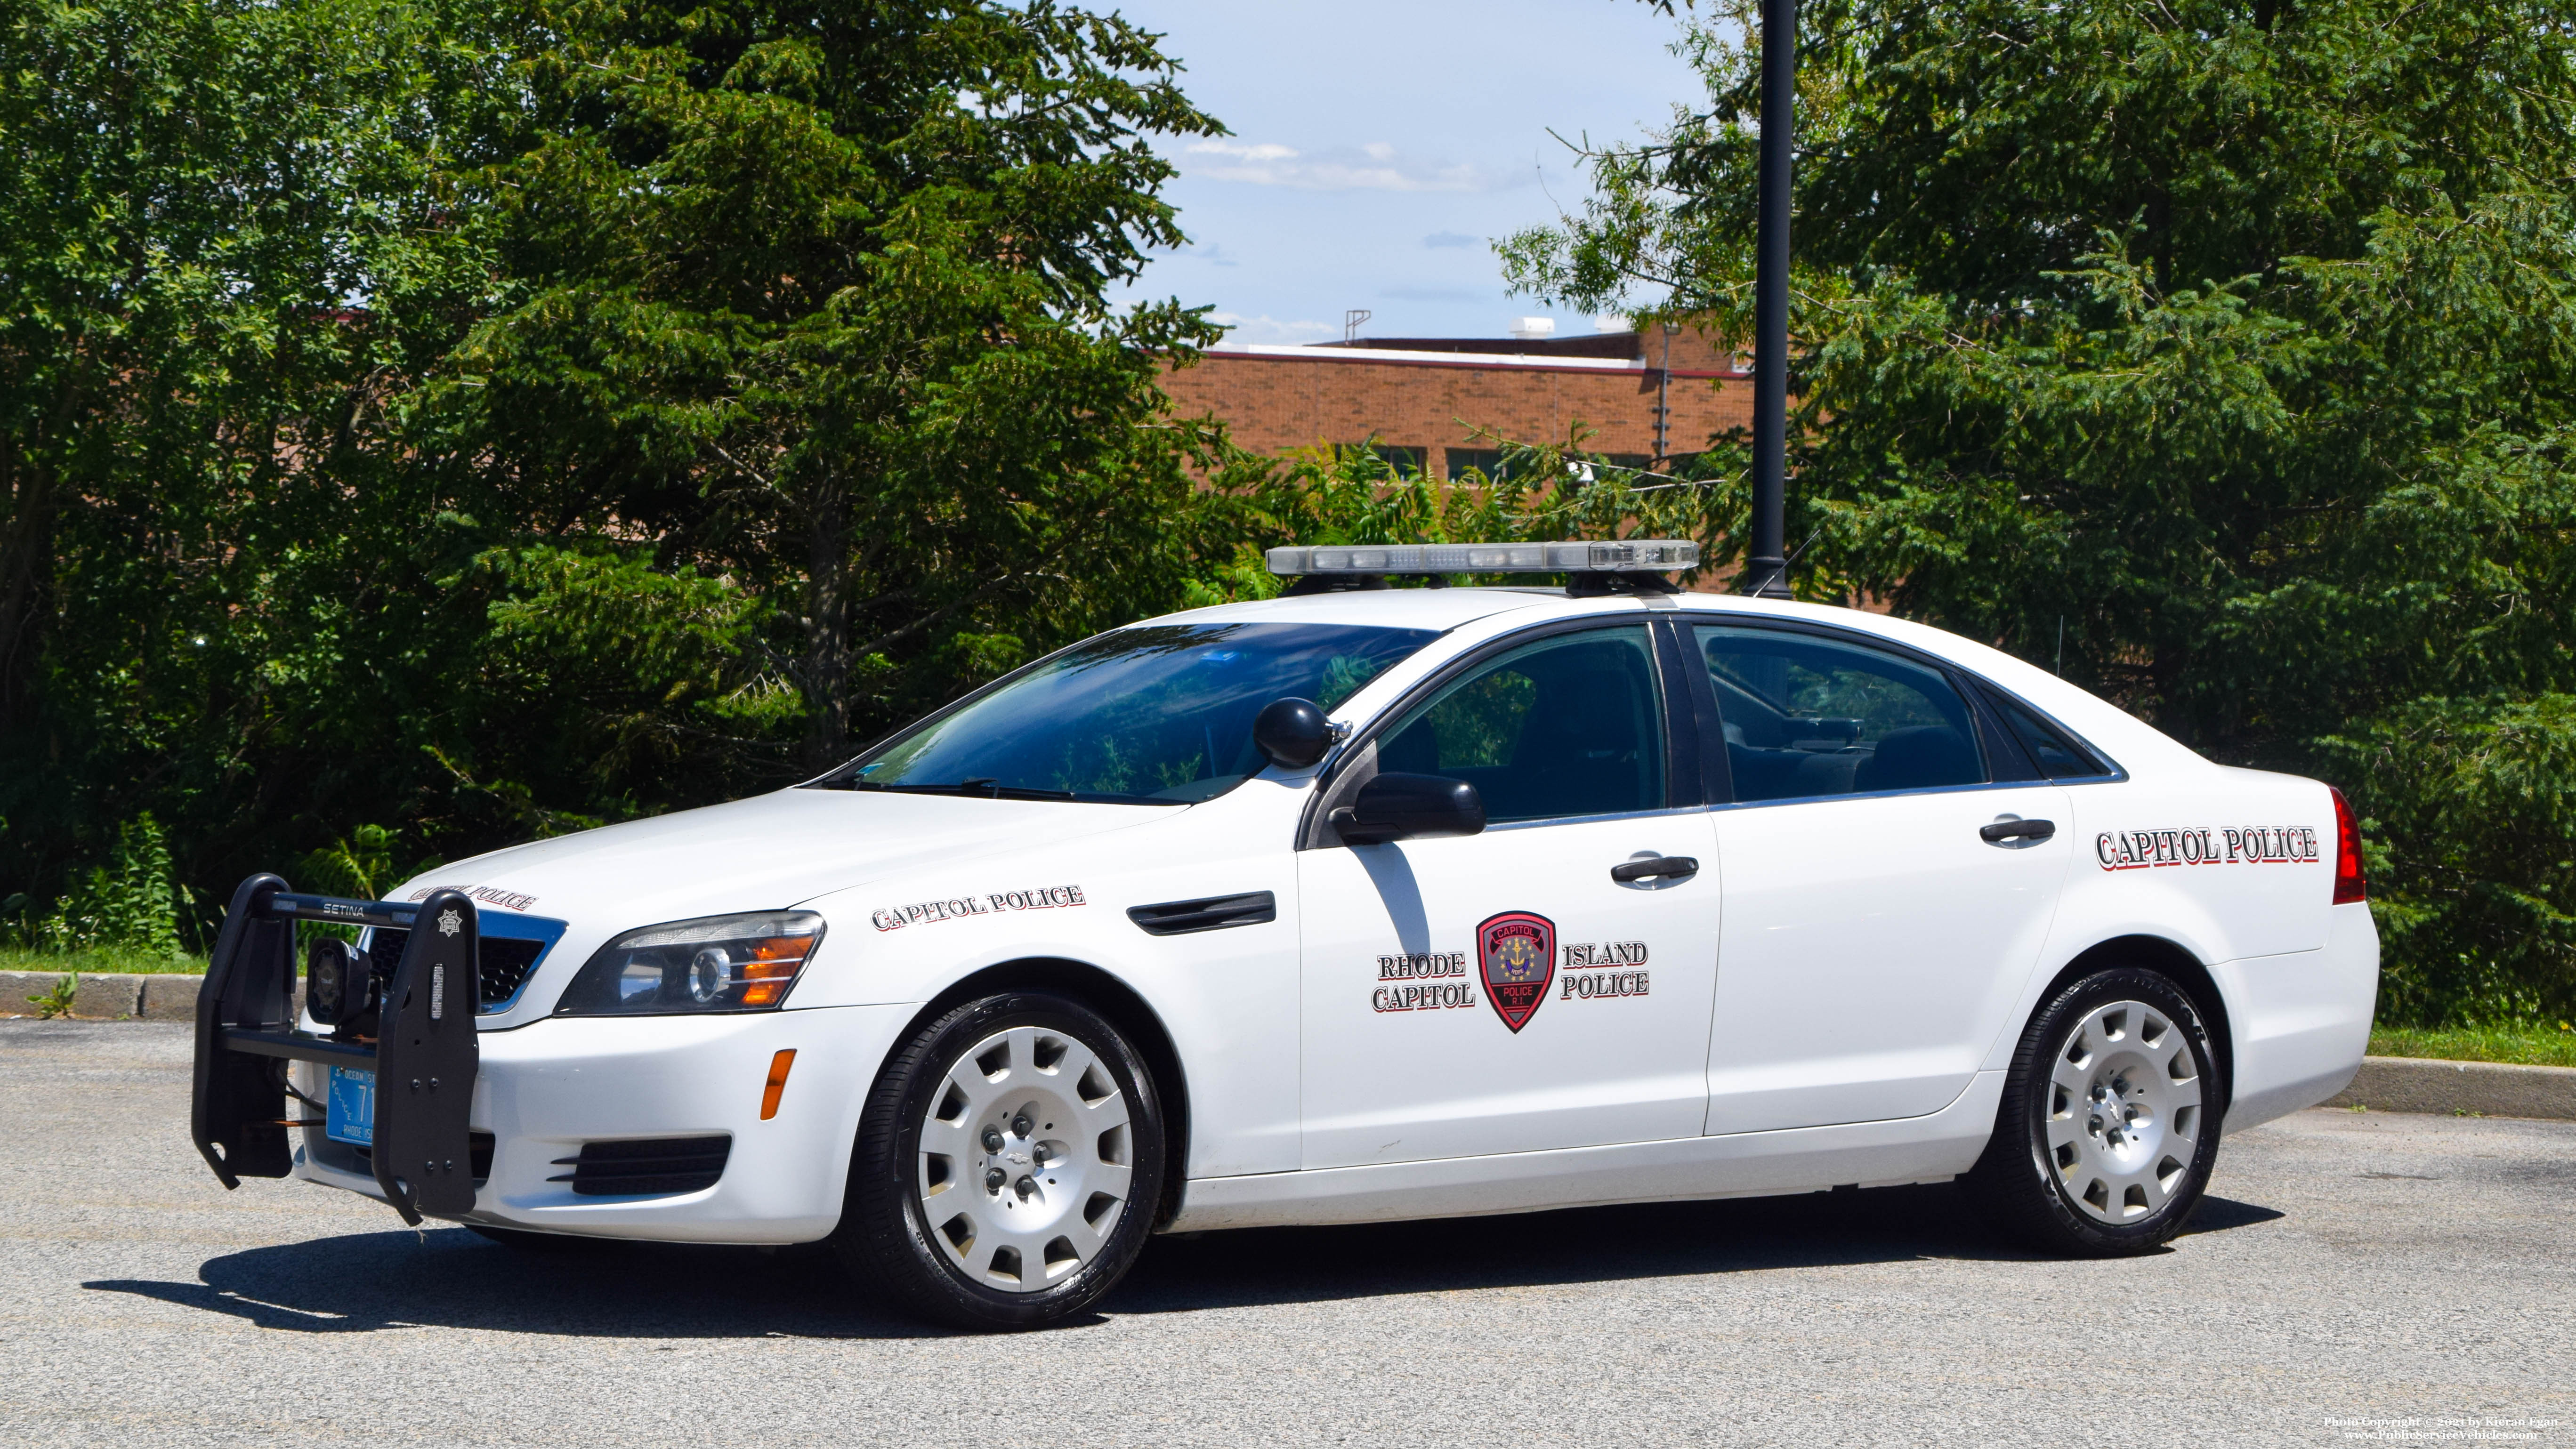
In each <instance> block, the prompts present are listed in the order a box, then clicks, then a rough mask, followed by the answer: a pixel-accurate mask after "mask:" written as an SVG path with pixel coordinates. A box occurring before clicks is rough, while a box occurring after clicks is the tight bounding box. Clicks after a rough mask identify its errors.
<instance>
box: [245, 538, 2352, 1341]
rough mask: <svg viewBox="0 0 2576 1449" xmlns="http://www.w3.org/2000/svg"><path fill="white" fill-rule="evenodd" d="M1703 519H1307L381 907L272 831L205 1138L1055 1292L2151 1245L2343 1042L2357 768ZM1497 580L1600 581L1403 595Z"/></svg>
mask: <svg viewBox="0 0 2576 1449" xmlns="http://www.w3.org/2000/svg"><path fill="white" fill-rule="evenodd" d="M1693 561H1694V556H1693V555H1692V554H1691V552H1690V546H1689V545H1687V544H1679V545H1670V544H1659V543H1655V542H1652V541H1646V542H1632V543H1623V544H1590V545H1585V544H1573V545H1460V546H1455V547H1453V548H1445V549H1411V550H1408V549H1375V550H1370V549H1325V548H1318V549H1311V550H1309V549H1289V550H1279V551H1276V552H1275V553H1274V556H1273V559H1272V563H1273V567H1274V568H1276V569H1277V570H1278V571H1279V572H1281V573H1283V574H1285V575H1289V576H1291V577H1293V578H1295V579H1297V580H1298V581H1299V582H1298V583H1297V585H1296V586H1295V587H1293V588H1291V589H1290V590H1289V592H1288V593H1287V595H1286V596H1284V597H1281V598H1277V599H1273V600H1269V601H1266V602H1258V603H1242V604H1232V605H1227V606H1225V607H1221V608H1212V609H1201V610H1195V611H1192V612H1188V613H1182V614H1175V615H1170V616H1167V617H1163V618H1157V619H1149V620H1145V621H1143V622H1141V623H1138V624H1135V625H1132V626H1130V627H1127V628H1123V629H1118V630H1115V631H1112V632H1110V633H1107V634H1103V635H1100V636H1098V637H1096V638H1093V639H1089V640H1086V641H1084V642H1082V643H1080V644H1076V645H1074V646H1072V647H1070V648H1067V649H1064V650H1062V651H1060V652H1058V653H1056V654H1054V655H1051V656H1049V657H1047V658H1045V659H1042V660H1039V661H1038V662H1036V663H1034V664H1031V665H1029V666H1027V667H1026V668H1023V669H1021V670H1019V671H1018V672H1016V673H1013V674H1011V675H1009V676H1007V677H1005V678H1003V679H1001V680H998V681H996V682H995V683H993V684H991V685H989V686H987V687H985V688H983V689H980V690H978V691H976V692H975V693H973V694H970V695H968V696H966V697H965V698H963V699H960V700H958V701H956V702H955V703H954V704H952V705H950V706H948V707H947V708H945V709H943V710H941V711H939V712H938V713H936V714H933V715H931V716H930V717H928V718H926V719H924V720H921V721H920V722H919V723H917V724H914V725H912V726H911V727H909V728H907V729H904V730H901V731H899V732H897V733H895V734H894V735H892V736H890V737H889V738H887V739H886V740H884V741H883V742H882V743H880V744H878V745H876V746H874V747H873V748H871V749H869V750H867V751H866V752H865V753H864V754H861V755H860V756H859V757H858V758H856V759H854V760H851V761H850V762H849V763H847V764H846V765H844V766H842V767H841V768H839V769H835V770H833V771H831V772H830V773H828V774H826V775H823V776H822V777H820V778H818V779H814V780H810V781H808V782H806V783H804V784H802V785H798V786H796V787H794V788H791V789H784V790H780V791H777V792H776V793H773V794H767V795H761V796H757V797H755V798H751V799H746V800H740V801H736V802H734V803H731V804H726V805H719V806H713V807H710V808H706V809H700V810H692V811H687V812H684V813H680V814H675V815H667V816H661V817H657V818H653V819H646V820H637V821H632V822H629V823H626V824H622V825H615V826H610V827H607V828H604V829H599V830H592V831H588V832H584V833H582V834H578V835H572V836H566V837H561V838H556V839H549V840H542V841H537V842H533V843H530V844H526V845H521V846H517V847H514V848H511V849H507V850H502V851H497V852H494V853H492V854H489V855H484V856H480V857H477V858H475V859H471V860H465V861H459V862H456V863H454V864H452V865H447V866H441V867H439V868H438V869H436V870H434V871H432V872H430V873H429V874H428V875H425V876H423V877H421V878H420V879H418V880H416V881H413V882H411V883H409V884H407V885H406V886H405V887H404V888H403V889H401V890H399V891H397V892H395V893H394V899H390V900H385V901H337V900H330V899H326V898H322V897H317V896H309V895H298V894H296V893H295V892H294V891H293V890H292V888H291V887H290V885H289V884H288V883H287V882H286V881H284V880H283V879H281V878H279V877H277V876H274V875H263V876H257V877H253V878H252V879H251V880H249V881H246V882H244V883H243V886H242V888H241V890H240V891H239V892H238V893H236V895H235V898H234V902H233V909H232V912H231V914H230V916H229V917H228V919H227V923H226V926H225V930H224V936H223V940H222V942H221V944H220V945H219V946H218V949H217V952H216V958H215V961H214V965H213V970H212V971H211V972H210V975H209V980H208V985H207V987H206V990H205V995H204V998H203V1000H202V1001H201V1004H200V1014H199V1025H198V1064H197V1084H196V1087H197V1093H196V1121H195V1130H196V1135H197V1140H198V1143H199V1145H200V1147H201V1149H202V1150H203V1151H204V1153H205V1155H206V1158H207V1161H208V1162H209V1164H210V1165H212V1166H213V1167H214V1169H215V1171H216V1172H217V1174H218V1175H219V1176H221V1177H222V1178H223V1179H224V1181H225V1182H226V1183H227V1184H228V1185H230V1184H232V1183H234V1182H236V1181H237V1180H238V1179H239V1178H240V1177H243V1176H272V1177H274V1176H286V1175H290V1174H291V1175H293V1176H296V1177H300V1178H304V1179H306V1180H309V1181H313V1182H319V1183H324V1184H328V1185H331V1186H335V1187H341V1188H346V1189H348V1190H350V1191H352V1192H358V1193H363V1194H368V1195H371V1196H375V1197H378V1198H381V1199H383V1200H385V1201H387V1202H389V1203H391V1204H393V1205H394V1206H395V1207H396V1208H397V1209H399V1210H400V1211H401V1212H402V1213H403V1214H404V1215H405V1217H406V1218H408V1219H411V1220H414V1221H417V1220H419V1219H420V1218H422V1217H424V1216H426V1217H435V1218H444V1219H447V1220H450V1221H453V1222H457V1223H461V1224H463V1225H465V1226H467V1227H470V1228H472V1229H474V1230H475V1231H477V1232H480V1233H483V1234H485V1235H487V1236H489V1237H492V1238H496V1239H499V1240H501V1241H503V1242H506V1243H512V1244H517V1245H521V1246H539V1245H542V1244H543V1243H544V1242H545V1241H546V1240H547V1239H548V1237H549V1236H550V1235H574V1236H586V1237H597V1238H628V1239H656V1240H665V1241H677V1242H692V1243H737V1244H811V1243H828V1244H830V1246H831V1248H832V1250H833V1251H834V1252H835V1253H836V1254H837V1256H838V1257H839V1259H840V1261H841V1262H843V1263H844V1264H846V1265H847V1267H848V1268H849V1269H850V1270H851V1271H852V1272H853V1273H854V1274H856V1275H857V1276H858V1278H860V1279H861V1280H862V1281H864V1282H865V1283H867V1284H869V1285H872V1286H873V1287H874V1288H875V1289H876V1290H878V1291H879V1292H880V1293H882V1294H884V1295H886V1296H887V1297H889V1298H891V1299H892V1300H894V1301H896V1302H898V1303H900V1304H902V1305H904V1306H906V1307H908V1308H909V1309H911V1310H912V1311H914V1312H916V1313H919V1314H922V1315H926V1316H928V1317H930V1318H933V1319H937V1320H942V1321H945V1322H948V1323H952V1324H958V1325H965V1326H972V1327H984V1328H1027V1327H1037V1326H1044V1325H1047V1324H1052V1323H1055V1322H1058V1321H1061V1320H1063V1319H1064V1318H1066V1317H1067V1316H1068V1315H1071V1314H1075V1313H1077V1312H1080V1311H1081V1310H1083V1309H1084V1308H1085V1307H1086V1306H1087V1305H1089V1304H1091V1303H1093V1302H1094V1301H1095V1300H1097V1299H1098V1298H1099V1297H1100V1296H1101V1295H1102V1294H1103V1293H1105V1292H1107V1291H1108V1290H1109V1289H1110V1288H1111V1287H1112V1286H1113V1285H1114V1284H1116V1283H1117V1282H1118V1280H1119V1278H1120V1276H1121V1275H1122V1274H1124V1273H1125V1272H1126V1271H1127V1270H1128V1268H1129V1266H1130V1265H1131V1264H1133V1263H1134V1262H1135V1261H1136V1258H1137V1255H1138V1254H1139V1252H1140V1251H1141V1250H1142V1249H1143V1247H1144V1245H1145V1243H1146V1240H1147V1238H1148V1237H1149V1236H1150V1235H1152V1234H1154V1233H1156V1232H1171V1231H1186V1232H1197V1231H1205V1230H1213V1229H1227V1228H1244V1227H1255V1226H1266V1225H1278V1224H1314V1223H1359V1222H1375V1221H1385V1220H1392V1219H1404V1218H1428V1217H1442V1216H1453V1215H1465V1214H1482V1213H1518V1212H1532V1211H1538V1210H1543V1209H1550V1208H1563V1207H1572V1206H1577V1205H1582V1204H1596V1203H1633V1202H1649V1201H1660V1200H1673V1199H1697V1198H1717V1197H1728V1196H1743V1195H1755V1194H1776V1193H1806V1192H1821V1191H1826V1190H1829V1189H1833V1188H1836V1187H1844V1186H1852V1185H1857V1186H1859V1187H1863V1188H1869V1187H1884V1186H1891V1185H1897V1184H1909V1183H1931V1182H1943V1181H1948V1180H1952V1179H1956V1180H1958V1182H1959V1183H1960V1184H1961V1188H1962V1190H1964V1191H1966V1192H1969V1193H1972V1194H1973V1195H1974V1196H1975V1198H1976V1200H1977V1201H1978V1202H1979V1203H1980V1204H1981V1205H1982V1210H1983V1211H1984V1212H1985V1213H1986V1214H1988V1215H1990V1216H1991V1218H1992V1220H1993V1221H1994V1222H1995V1223H1997V1224H1998V1225H2000V1226H2002V1227H2003V1228H2005V1229H2007V1230H2009V1231H2010V1232H2012V1233H2015V1234H2018V1235H2020V1236H2021V1237H2023V1238H2025V1239H2027V1240H2029V1241H2030V1242H2032V1243H2035V1244H2037V1245H2039V1246H2041V1247H2043V1248H2045V1249H2047V1250H2049V1251H2052V1252H2057V1253H2064V1254H2073V1255H2117V1254H2132V1253H2139V1252H2143V1251H2146V1250H2148V1249H2151V1248H2153V1247H2155V1246H2157V1245H2159V1244H2161V1243H2163V1242H2165V1241H2166V1240H2167V1239H2169V1238H2171V1237H2173V1236H2174V1235H2175V1234H2176V1233H2177V1232H2178V1231H2180V1230H2181V1228H2182V1227H2183V1226H2184V1224H2185V1222H2186V1221H2187V1220H2188V1219H2189V1217H2190V1215H2191V1213H2192V1210H2193V1208H2194V1206H2195V1205H2196V1204H2197V1203H2198V1201H2199V1200H2200V1197H2201V1194H2202V1189H2203V1187H2204V1185H2205V1184H2206V1183H2207V1182H2208V1180H2209V1175H2210V1170H2211V1164H2212V1163H2213V1162H2214V1161H2215V1159H2216V1157H2217V1154H2218V1150H2219V1142H2220V1139H2221V1137H2222V1135H2223V1134H2224V1133H2225V1132H2226V1131H2230V1130H2243V1129H2244V1128H2246V1127H2250V1126H2252V1125H2254V1124H2256V1123H2259V1122H2262V1121H2265V1120H2266V1119H2269V1118H2273V1117H2277V1116H2280V1115H2282V1114H2283V1113H2287V1112H2290V1111H2293V1110H2295V1109H2298V1108H2301V1107H2305V1106H2309V1105H2311V1104H2314V1103H2317V1102H2321V1101H2323V1100H2325V1099H2326V1098H2328V1097H2330V1096H2332V1095H2333V1094H2334V1093H2335V1092H2337V1091H2338V1090H2339V1089H2341V1088H2342V1087H2343V1085H2344V1084H2345V1083H2346V1082H2347V1081H2348V1080H2349V1079H2350V1078H2351V1076H2352V1075H2353V1073H2354V1071H2355V1069H2356V1067H2357V1065H2358V1064H2359V1062H2360V1059H2361V1054H2362V1050H2363V1044H2364V1041H2365V1038H2366V1036H2367V1032H2368V1027H2369V1023H2370V1019H2371V1012H2372V1007H2373V1001H2374V995H2375V991H2376V985H2377V979H2378V944H2377V938H2376V935H2375V933H2374V931H2373V928H2372V924H2371V918H2370V914H2369V910H2368V907H2367V906H2366V905H2365V904H2364V900H2363V892H2364V884H2363V878H2362V871H2361V863H2360V853H2359V844H2358V840H2357V834H2356V830H2355V827H2354V821H2353V817H2352V813H2351V812H2350V810H2349V809H2347V808H2346V807H2345V805H2344V802H2343V800H2342V798H2341V796H2340V795H2338V794H2337V793H2336V792H2335V791H2333V790H2331V789H2329V788H2328V787H2327V786H2325V785H2322V784H2319V783H2317V782H2315V781H2312V780H2304V779H2296V778H2292V777H2289V776H2285V775H2277V774H2266V773H2261V772H2257V771H2251V770H2240V769H2230V768H2226V767H2222V766H2219V765H2215V764H2212V763H2210V762H2209V761H2207V760H2205V759H2202V758H2201V757H2199V756H2198V755H2196V754H2194V753H2193V752H2192V751H2190V750H2189V749H2186V748H2184V747H2183V746H2181V745H2180V744H2177V743H2175V742H2174V741H2172V740H2170V739H2168V738H2166V737H2165V736H2163V735H2161V734H2159V733H2157V732H2156V731H2155V730H2154V729H2152V728H2150V727H2148V726H2147V725H2145V724H2143V723H2141V722H2139V721H2138V720H2136V719H2134V718H2131V717H2130V716H2129V715H2127V714H2125V713H2123V712H2121V711H2120V710H2118V709H2116V708H2114V707H2112V706H2111V705H2109V704H2106V703H2104V702H2103V701H2102V700H2100V699H2097V698H2095V697H2093V696H2092V695H2090V694H2087V693H2086V692H2084V691H2083V690H2081V689H2078V688H2075V687H2074V686H2072V685H2069V684H2066V683H2064V682H2063V681H2061V680H2059V679H2057V678H2054V677H2052V676H2051V675H2050V674H2049V673H2047V672H2046V671H2044V670H2041V669H2036V668H2033V667H2032V666H2030V665H2028V664H2025V663H2023V662H2021V661H2020V660H2017V659H2014V658H2012V657H2010V656H2008V655H2005V654H2002V653H1999V652H1997V651H1995V650H1993V649H1989V648H1987V647H1985V646H1983V645H1980V644H1976V643H1973V642H1971V641H1969V640H1966V639H1962V638H1959V637H1956V636H1954V635H1950V634H1946V633H1943V632H1940V631H1938V630H1935V629H1930V628H1926V627H1923V626H1921V625H1917V624H1911V623H1907V622H1905V621H1903V620H1900V619H1892V618H1886V617H1882V616H1879V615H1874V614H1868V613H1861V612H1854V611H1850V610H1844V609H1835V608H1823V607H1815V606H1808V605H1799V604H1787V603H1774V602H1766V601H1760V600H1754V599H1747V598H1740V597H1725V596H1715V595H1705V594H1694V593H1676V592H1672V591H1670V590H1669V588H1668V587H1667V586H1666V584H1665V583H1664V581H1663V577H1662V573H1661V572H1660V571H1661V570H1668V569H1671V568H1674V567H1687V566H1688V565H1689V564H1690V563H1692V562H1693ZM1513 571H1521V572H1531V573H1538V572H1542V571H1545V572H1554V573H1559V574H1562V575H1563V576H1564V577H1566V578H1567V579H1569V580H1570V583H1568V584H1567V585H1566V586H1564V587H1531V588H1500V587H1476V588H1467V587H1456V588H1439V587H1433V588H1396V587H1388V586H1387V583H1388V580H1389V578H1390V576H1402V575H1413V574H1418V575H1426V576H1435V577H1436V576H1438V575H1443V574H1449V573H1470V572H1473V573H1481V574H1488V575H1491V574H1495V573H1509V572H1513ZM317 923H336V925H337V926H338V927H339V929H337V930H336V931H323V930H318V929H317V928H316V927H317ZM299 933H300V934H299ZM299 964H300V965H301V966H302V968H303V969H302V975H301V979H300V983H299V977H298V966H299ZM299 993H300V995H299ZM299 1002H300V1005H299Z"/></svg>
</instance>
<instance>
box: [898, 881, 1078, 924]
mask: <svg viewBox="0 0 2576 1449" xmlns="http://www.w3.org/2000/svg"><path fill="white" fill-rule="evenodd" d="M1089 904H1090V902H1088V901H1086V900H1084V899H1083V898H1082V887H1080V886H1069V885H1065V886H1041V887H1038V888H1037V889H1034V890H1025V891H987V892H985V893H984V894H983V895H980V896H951V897H949V898H948V899H947V900H944V901H917V902H915V903H913V904H912V905H908V906H889V907H887V908H886V909H884V910H881V911H878V912H876V913H875V914H873V915H871V916H869V917H868V921H869V924H871V925H873V926H875V927H876V928H877V929H878V930H880V931H900V930H902V929H903V928H904V927H906V926H909V925H911V924H913V923H914V922H915V921H962V920H964V919H966V918H967V917H969V916H990V915H994V914H996V913H998V912H1002V911H1046V910H1054V909H1057V908H1059V907H1063V906H1082V905H1089Z"/></svg>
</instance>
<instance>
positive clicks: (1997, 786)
mask: <svg viewBox="0 0 2576 1449" xmlns="http://www.w3.org/2000/svg"><path fill="white" fill-rule="evenodd" d="M2057 783H2058V782H2057V781H2055V780H2051V779H2048V778H2046V777H2045V776H2043V777H2041V778H2039V779H2036V780H1980V781H1978V782H1977V783H1976V784H1973V785H1925V786H1922V787H1920V788H1918V789H1913V790H1852V791H1847V792H1845V793H1843V794H1840V795H1788V796H1783V797H1782V798H1780V799H1777V800H1729V801H1727V802H1725V803H1723V804H1719V805H1710V806H1706V807H1703V808H1706V809H1709V810H1759V809H1761V808H1762V807H1764V806H1766V805H1815V804H1819V803H1822V802H1824V801H1828V800H1892V799H1894V798H1896V797H1897V796H1899V795H1964V794H1966V793H1967V792H1969V791H1971V790H2046V789H2053V788H2056V787H2057ZM2083 783H2085V784H2088V785H2107V784H2109V783H2111V782H2110V781H2108V780H2087V781H2084V782H2083Z"/></svg>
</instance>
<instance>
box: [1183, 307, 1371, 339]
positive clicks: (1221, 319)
mask: <svg viewBox="0 0 2576 1449" xmlns="http://www.w3.org/2000/svg"><path fill="white" fill-rule="evenodd" d="M1208 320H1209V321H1211V322H1214V323H1215V324H1216V325H1218V326H1219V327H1222V328H1224V329H1225V330H1226V340H1227V341H1229V342H1321V341H1325V340H1327V339H1330V338H1334V337H1339V336H1341V335H1342V329H1341V328H1340V327H1338V326H1336V325H1334V324H1333V323H1330V322H1282V321H1280V320H1279V319H1278V318H1276V317H1270V316H1262V317H1245V316H1241V315H1238V314H1236V313H1233V312H1210V313H1209V314H1208Z"/></svg>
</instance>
